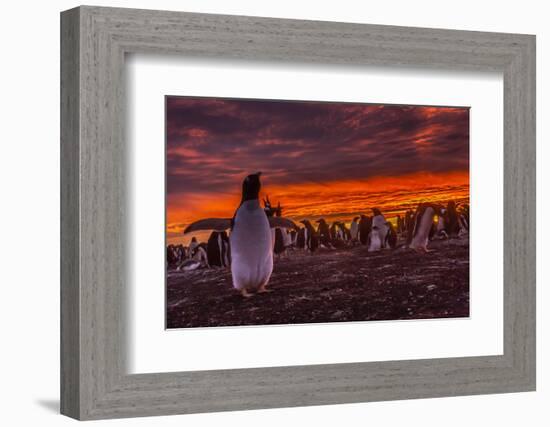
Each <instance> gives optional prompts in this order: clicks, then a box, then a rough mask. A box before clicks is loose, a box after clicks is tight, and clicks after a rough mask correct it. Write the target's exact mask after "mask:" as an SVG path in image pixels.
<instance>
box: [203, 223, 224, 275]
mask: <svg viewBox="0 0 550 427" xmlns="http://www.w3.org/2000/svg"><path fill="white" fill-rule="evenodd" d="M206 253H207V255H208V264H210V267H228V266H229V239H228V237H227V233H226V232H225V231H213V232H212V233H211V234H210V237H209V238H208V243H207V248H206Z"/></svg>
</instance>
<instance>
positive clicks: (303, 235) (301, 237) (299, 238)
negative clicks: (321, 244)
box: [296, 221, 307, 249]
mask: <svg viewBox="0 0 550 427" xmlns="http://www.w3.org/2000/svg"><path fill="white" fill-rule="evenodd" d="M302 223H303V221H302ZM306 239H307V228H306V227H303V228H300V229H299V230H298V234H297V235H296V247H297V248H298V249H307V245H306Z"/></svg>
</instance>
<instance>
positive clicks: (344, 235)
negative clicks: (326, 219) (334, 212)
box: [338, 222, 351, 242]
mask: <svg viewBox="0 0 550 427" xmlns="http://www.w3.org/2000/svg"><path fill="white" fill-rule="evenodd" d="M338 235H339V236H341V237H340V238H341V239H342V240H343V241H344V242H348V241H350V240H351V232H350V231H349V230H348V227H346V224H344V223H343V222H338Z"/></svg>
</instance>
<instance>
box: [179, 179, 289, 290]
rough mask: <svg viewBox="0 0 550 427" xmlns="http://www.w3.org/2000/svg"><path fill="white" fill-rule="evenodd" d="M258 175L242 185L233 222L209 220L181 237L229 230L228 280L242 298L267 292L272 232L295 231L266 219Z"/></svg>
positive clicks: (279, 220) (283, 221) (278, 219)
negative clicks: (229, 278) (196, 233)
mask: <svg viewBox="0 0 550 427" xmlns="http://www.w3.org/2000/svg"><path fill="white" fill-rule="evenodd" d="M260 175H261V173H260V172H258V173H256V174H252V175H248V176H247V177H246V178H245V179H244V181H243V184H242V198H241V204H240V205H239V207H238V208H237V210H236V212H235V215H234V216H233V218H232V219H231V218H208V219H203V220H200V221H196V222H194V223H193V224H191V225H189V226H187V228H186V229H185V230H184V233H190V232H193V231H198V230H217V231H223V230H226V229H227V228H231V233H230V235H229V243H230V247H231V276H232V279H233V287H234V288H235V289H238V290H239V291H240V292H241V294H242V295H243V296H244V297H249V296H251V294H250V293H249V291H251V290H257V291H258V292H266V291H267V289H266V286H267V284H268V282H269V278H270V277H271V273H272V271H273V239H272V236H271V228H273V227H286V228H296V224H294V223H293V222H292V221H291V220H289V219H286V218H281V217H271V218H268V216H267V215H266V212H265V211H264V209H262V207H261V206H260V200H259V194H260V188H261V184H260Z"/></svg>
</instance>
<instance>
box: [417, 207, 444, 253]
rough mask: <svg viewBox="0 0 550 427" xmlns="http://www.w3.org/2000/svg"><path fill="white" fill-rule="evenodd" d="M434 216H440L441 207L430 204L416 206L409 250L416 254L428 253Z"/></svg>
mask: <svg viewBox="0 0 550 427" xmlns="http://www.w3.org/2000/svg"><path fill="white" fill-rule="evenodd" d="M435 215H442V212H441V207H439V206H437V205H434V204H431V203H421V204H420V205H418V208H417V210H416V218H415V223H414V228H413V232H412V239H411V242H410V244H409V248H411V249H414V250H416V251H418V252H421V251H424V252H429V250H428V241H429V235H430V230H431V229H432V225H433V223H434V217H435Z"/></svg>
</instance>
